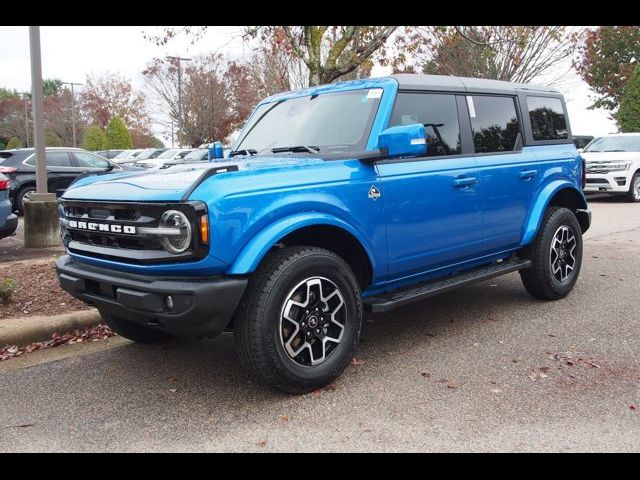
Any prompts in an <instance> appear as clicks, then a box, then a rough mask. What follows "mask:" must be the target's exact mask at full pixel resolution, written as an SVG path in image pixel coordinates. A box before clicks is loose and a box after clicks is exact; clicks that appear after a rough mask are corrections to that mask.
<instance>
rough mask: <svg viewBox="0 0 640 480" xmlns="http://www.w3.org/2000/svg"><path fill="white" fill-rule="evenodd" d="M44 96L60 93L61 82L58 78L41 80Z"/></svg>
mask: <svg viewBox="0 0 640 480" xmlns="http://www.w3.org/2000/svg"><path fill="white" fill-rule="evenodd" d="M42 91H43V92H44V96H45V97H48V96H51V95H59V94H60V92H62V80H60V79H58V78H45V79H44V80H42Z"/></svg>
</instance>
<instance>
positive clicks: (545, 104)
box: [527, 97, 569, 140]
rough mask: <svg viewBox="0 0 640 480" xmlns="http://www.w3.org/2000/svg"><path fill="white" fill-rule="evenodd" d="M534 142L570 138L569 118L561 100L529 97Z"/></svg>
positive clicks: (528, 103)
mask: <svg viewBox="0 0 640 480" xmlns="http://www.w3.org/2000/svg"><path fill="white" fill-rule="evenodd" d="M527 106H528V107H529V118H530V119H531V130H532V131H533V139H534V140H562V139H565V138H568V137H569V132H567V118H566V116H565V114H564V110H563V108H562V102H560V99H559V98H548V97H527Z"/></svg>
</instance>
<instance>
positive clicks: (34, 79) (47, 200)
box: [23, 26, 60, 248]
mask: <svg viewBox="0 0 640 480" xmlns="http://www.w3.org/2000/svg"><path fill="white" fill-rule="evenodd" d="M29 47H30V50H31V98H32V104H33V142H34V146H35V154H36V193H35V194H32V195H30V196H28V197H27V198H24V199H23V208H24V246H25V247H27V248H33V247H36V248H37V247H52V246H54V245H59V244H60V230H59V228H58V227H59V223H58V202H57V201H56V194H55V193H47V190H48V188H47V168H46V161H45V148H44V116H43V102H44V100H43V97H44V94H43V92H42V63H41V56H40V27H38V26H30V27H29Z"/></svg>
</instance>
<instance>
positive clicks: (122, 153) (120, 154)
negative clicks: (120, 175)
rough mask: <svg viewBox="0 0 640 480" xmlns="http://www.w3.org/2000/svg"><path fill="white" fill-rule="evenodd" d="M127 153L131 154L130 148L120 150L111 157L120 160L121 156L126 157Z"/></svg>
mask: <svg viewBox="0 0 640 480" xmlns="http://www.w3.org/2000/svg"><path fill="white" fill-rule="evenodd" d="M129 155H131V150H123V151H122V152H120V153H119V154H118V155H116V156H115V157H113V159H114V160H121V159H123V158H128V157H129Z"/></svg>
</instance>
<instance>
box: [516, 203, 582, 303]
mask: <svg viewBox="0 0 640 480" xmlns="http://www.w3.org/2000/svg"><path fill="white" fill-rule="evenodd" d="M563 227H566V228H568V229H569V231H570V233H571V234H572V235H573V238H575V248H574V249H572V248H571V246H572V245H573V243H569V242H567V247H563V246H562V244H560V245H559V250H562V251H563V252H564V253H563V254H562V256H560V254H558V253H557V252H556V253H552V252H551V247H552V242H553V241H554V238H555V237H556V235H558V234H559V233H560V229H561V228H563ZM565 231H566V230H565ZM571 253H573V257H574V259H573V269H572V270H570V271H569V268H568V267H567V265H568V264H570V263H571V262H572V258H571ZM521 256H522V257H523V258H527V259H529V260H531V268H527V269H524V270H520V277H521V278H522V283H523V284H524V288H525V289H526V290H527V292H529V293H530V294H531V295H533V296H534V297H536V298H539V299H541V300H559V299H561V298H564V297H566V296H567V294H568V293H569V292H570V291H571V289H573V286H574V285H575V283H576V281H577V280H578V275H579V274H580V267H581V265H582V231H581V229H580V223H578V219H577V218H576V216H575V214H574V213H573V212H572V211H571V210H569V209H568V208H562V207H550V208H549V209H547V211H546V212H545V215H544V218H543V219H542V224H541V225H540V230H539V231H538V234H537V235H536V238H535V239H534V241H533V243H532V244H530V245H528V246H527V247H525V248H524V249H523V250H522V252H521ZM554 259H555V260H556V263H555V266H556V267H559V269H560V270H559V272H556V273H555V274H554V272H553V269H554V267H553V266H552V263H554ZM563 259H565V263H564V264H562V263H561V262H562V260H563ZM558 261H560V263H558ZM565 272H566V277H565V278H564V279H562V278H558V277H562V276H563V274H564V273H565Z"/></svg>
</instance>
